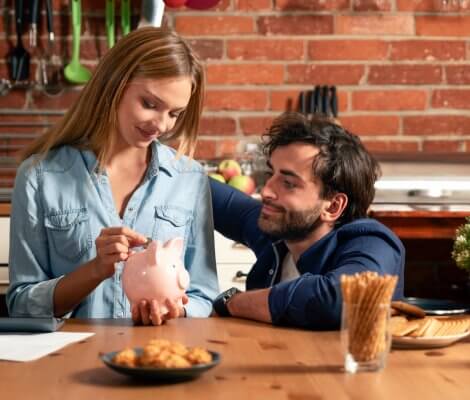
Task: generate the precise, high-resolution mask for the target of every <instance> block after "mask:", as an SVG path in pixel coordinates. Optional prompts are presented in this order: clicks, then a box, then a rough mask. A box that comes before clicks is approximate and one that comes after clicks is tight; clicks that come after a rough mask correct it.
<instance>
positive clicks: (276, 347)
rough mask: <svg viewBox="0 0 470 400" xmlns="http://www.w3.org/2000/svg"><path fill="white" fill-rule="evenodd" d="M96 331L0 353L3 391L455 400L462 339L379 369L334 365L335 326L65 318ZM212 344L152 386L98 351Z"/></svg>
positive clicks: (461, 394)
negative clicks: (161, 342) (203, 360)
mask: <svg viewBox="0 0 470 400" xmlns="http://www.w3.org/2000/svg"><path fill="white" fill-rule="evenodd" d="M63 330H66V331H74V332H95V333H96V335H94V336H93V337H91V338H89V339H87V340H85V341H83V342H81V343H76V344H72V345H70V346H68V347H65V348H64V349H62V350H60V351H58V352H57V353H53V354H51V355H49V356H46V357H43V358H42V359H40V360H38V361H34V362H29V363H13V362H6V361H0V393H1V397H2V398H5V399H35V400H40V399H61V400H62V399H70V400H72V399H80V400H82V399H113V400H119V399H138V400H141V399H162V400H171V399H196V400H197V399H204V400H206V399H208V400H210V399H224V400H225V399H237V400H249V399H270V400H271V399H272V400H276V399H284V400H307V399H312V400H313V399H394V400H396V399H416V400H418V399H426V400H431V399H439V400H442V399H465V398H468V395H469V393H470V379H468V377H469V373H470V341H467V342H461V343H457V344H455V345H453V346H451V347H448V348H444V349H439V350H432V351H431V350H411V351H410V350H407V351H404V350H401V351H398V350H394V351H392V353H391V354H390V356H389V359H388V364H387V367H386V368H385V370H383V371H381V372H373V373H371V372H369V373H358V374H355V375H351V374H347V373H344V372H343V371H342V356H341V349H340V341H339V333H338V332H308V331H302V330H296V329H284V328H273V327H271V326H269V325H265V324H261V323H255V322H250V321H244V320H236V319H219V318H212V319H181V320H177V321H170V322H169V323H168V324H166V325H165V326H162V327H132V325H131V324H130V323H129V322H127V321H122V320H121V321H120V320H114V321H110V320H101V321H96V320H95V321H93V322H91V321H76V320H75V321H69V322H67V323H66V325H65V327H64V328H63ZM156 337H158V338H168V339H171V340H177V341H181V342H183V343H185V344H187V345H202V346H204V347H207V348H209V349H212V350H215V351H218V352H220V353H221V355H222V362H221V364H219V366H217V367H216V368H214V369H212V370H210V371H208V372H206V373H205V374H203V375H202V376H201V377H200V378H198V379H197V380H194V381H190V382H186V383H178V384H172V385H161V384H160V385H155V384H150V383H142V382H139V381H135V380H132V379H131V378H128V377H126V376H123V375H120V374H118V373H116V372H114V371H112V370H110V369H108V368H107V367H106V366H104V365H103V364H102V362H101V360H100V359H99V358H98V355H99V354H100V353H101V352H108V351H113V350H117V349H121V348H123V347H125V346H141V345H143V344H145V343H146V342H147V341H148V340H149V339H151V338H156Z"/></svg>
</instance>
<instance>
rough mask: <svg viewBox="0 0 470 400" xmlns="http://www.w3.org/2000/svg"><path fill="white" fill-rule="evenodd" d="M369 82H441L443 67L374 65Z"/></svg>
mask: <svg viewBox="0 0 470 400" xmlns="http://www.w3.org/2000/svg"><path fill="white" fill-rule="evenodd" d="M368 82H369V83H370V84H372V85H377V84H378V85H383V84H397V85H402V84H405V85H424V84H432V83H441V82H442V69H441V67H440V66H434V65H372V66H371V67H370V70H369V77H368Z"/></svg>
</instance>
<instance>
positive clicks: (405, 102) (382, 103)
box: [352, 90, 427, 111]
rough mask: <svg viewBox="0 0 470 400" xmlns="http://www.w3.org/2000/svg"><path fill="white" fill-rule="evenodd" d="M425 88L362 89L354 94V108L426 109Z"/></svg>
mask: <svg viewBox="0 0 470 400" xmlns="http://www.w3.org/2000/svg"><path fill="white" fill-rule="evenodd" d="M426 102H427V92H425V91H424V90H374V91H372V90H361V91H357V92H353V94H352V109H353V110H369V111H370V110H377V111H380V110H383V111H391V110H395V111H398V110H424V109H425V108H426Z"/></svg>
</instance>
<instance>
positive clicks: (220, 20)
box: [175, 15, 255, 36]
mask: <svg viewBox="0 0 470 400" xmlns="http://www.w3.org/2000/svg"><path fill="white" fill-rule="evenodd" d="M254 29H255V23H254V19H253V18H252V17H243V16H225V17H221V16H209V15H205V16H202V17H199V16H197V17H196V16H187V15H179V16H177V17H176V18H175V30H176V31H177V32H178V33H179V34H181V35H183V36H185V35H188V36H195V35H238V34H245V33H253V32H254Z"/></svg>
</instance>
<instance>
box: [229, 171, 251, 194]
mask: <svg viewBox="0 0 470 400" xmlns="http://www.w3.org/2000/svg"><path fill="white" fill-rule="evenodd" d="M228 184H229V185H230V186H233V187H234V188H236V189H238V190H241V191H242V192H244V193H246V194H248V195H252V194H253V193H254V192H255V190H256V183H255V180H254V179H253V178H252V177H251V176H248V175H237V176H234V177H233V178H231V179H230V180H229V181H228Z"/></svg>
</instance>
